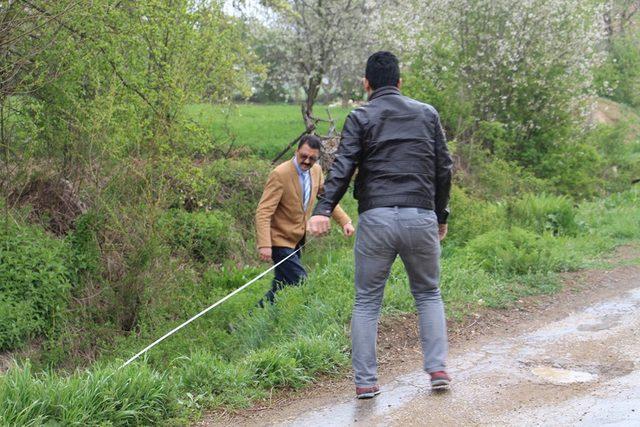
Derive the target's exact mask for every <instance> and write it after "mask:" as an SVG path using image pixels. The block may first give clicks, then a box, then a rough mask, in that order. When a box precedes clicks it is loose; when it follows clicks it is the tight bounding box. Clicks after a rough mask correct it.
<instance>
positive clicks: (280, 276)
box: [258, 244, 307, 307]
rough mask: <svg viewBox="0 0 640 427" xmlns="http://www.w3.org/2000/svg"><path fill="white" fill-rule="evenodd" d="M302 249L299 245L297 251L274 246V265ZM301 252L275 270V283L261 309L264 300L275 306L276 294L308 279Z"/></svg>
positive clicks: (260, 304)
mask: <svg viewBox="0 0 640 427" xmlns="http://www.w3.org/2000/svg"><path fill="white" fill-rule="evenodd" d="M299 247H300V244H298V245H297V246H296V247H295V249H293V248H283V247H281V246H273V247H272V248H271V259H272V260H273V263H274V264H277V263H279V262H280V261H282V260H283V259H284V258H286V257H287V256H289V255H290V254H291V253H292V252H294V251H296V250H297V249H298V248H299ZM300 258H301V251H299V252H297V253H296V254H295V255H293V256H291V257H290V258H289V259H287V260H286V261H285V262H283V263H282V264H280V265H279V266H277V267H276V268H275V275H274V277H273V281H272V282H271V289H269V291H268V292H267V293H266V294H265V295H264V298H262V299H261V300H260V301H259V302H258V305H259V306H260V307H264V300H267V301H269V303H270V304H273V301H274V298H275V295H276V292H278V291H279V290H280V289H282V288H284V287H285V286H290V285H293V286H297V285H299V284H300V282H302V280H304V279H306V277H307V272H306V271H305V270H304V267H303V266H302V263H301V262H300Z"/></svg>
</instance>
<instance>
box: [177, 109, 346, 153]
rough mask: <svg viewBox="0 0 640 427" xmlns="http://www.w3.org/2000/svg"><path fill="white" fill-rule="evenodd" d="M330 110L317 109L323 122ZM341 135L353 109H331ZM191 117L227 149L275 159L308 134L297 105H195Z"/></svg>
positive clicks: (321, 127)
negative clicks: (305, 133)
mask: <svg viewBox="0 0 640 427" xmlns="http://www.w3.org/2000/svg"><path fill="white" fill-rule="evenodd" d="M327 108H328V107H326V106H323V105H316V107H315V109H314V111H315V114H316V115H317V116H318V117H319V118H324V119H327V118H328V115H327ZM329 111H330V113H331V117H332V118H333V119H334V121H335V125H336V128H337V131H340V129H342V125H343V124H344V119H345V118H346V117H347V114H348V113H349V111H351V108H341V107H331V108H329ZM188 113H189V115H190V116H191V117H192V118H193V119H194V120H196V121H197V122H198V123H200V124H201V125H204V126H205V127H206V128H208V129H209V130H210V131H211V134H212V135H213V137H214V138H215V139H216V140H217V141H218V142H219V143H220V144H223V145H224V146H227V147H236V148H238V147H248V148H249V149H250V150H251V152H252V153H254V154H255V155H257V156H259V157H262V158H266V159H273V158H274V157H275V156H276V155H277V154H278V153H280V151H281V150H282V149H284V147H286V146H287V145H288V144H289V142H291V141H292V140H293V139H294V138H296V137H297V136H298V135H300V134H301V133H302V132H303V131H304V123H303V121H302V114H301V113H300V106H299V105H296V104H272V105H256V104H242V105H237V106H232V107H221V106H217V105H211V104H197V105H191V106H190V107H189V109H188ZM328 129H329V126H328V124H327V123H320V124H319V125H318V130H317V133H318V134H319V135H325V134H326V133H327V132H328Z"/></svg>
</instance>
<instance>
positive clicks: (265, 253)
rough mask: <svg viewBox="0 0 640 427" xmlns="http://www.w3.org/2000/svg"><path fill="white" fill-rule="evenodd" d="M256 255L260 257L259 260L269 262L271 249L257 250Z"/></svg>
mask: <svg viewBox="0 0 640 427" xmlns="http://www.w3.org/2000/svg"><path fill="white" fill-rule="evenodd" d="M258 254H259V255H260V260H262V261H271V247H266V248H258Z"/></svg>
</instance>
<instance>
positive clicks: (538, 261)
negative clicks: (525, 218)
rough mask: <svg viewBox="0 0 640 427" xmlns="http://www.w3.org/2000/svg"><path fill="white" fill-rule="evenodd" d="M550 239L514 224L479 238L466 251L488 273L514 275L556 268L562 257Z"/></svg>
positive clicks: (471, 259)
mask: <svg viewBox="0 0 640 427" xmlns="http://www.w3.org/2000/svg"><path fill="white" fill-rule="evenodd" d="M550 239H552V238H546V239H545V238H543V237H540V236H538V235H537V234H534V233H533V232H531V231H528V230H524V229H522V228H518V227H513V228H511V229H510V230H495V231H490V232H488V233H486V234H483V235H481V236H478V237H476V238H475V239H473V240H472V241H470V242H469V244H468V245H467V248H466V251H467V255H468V257H469V259H470V261H471V262H473V263H475V264H476V265H478V266H479V267H480V268H482V269H483V270H485V271H488V272H493V273H503V274H507V275H512V274H528V273H535V272H546V271H554V270H555V269H556V268H558V267H559V265H560V260H559V259H558V258H557V256H558V254H554V253H553V252H552V247H553V240H550ZM554 255H555V256H554Z"/></svg>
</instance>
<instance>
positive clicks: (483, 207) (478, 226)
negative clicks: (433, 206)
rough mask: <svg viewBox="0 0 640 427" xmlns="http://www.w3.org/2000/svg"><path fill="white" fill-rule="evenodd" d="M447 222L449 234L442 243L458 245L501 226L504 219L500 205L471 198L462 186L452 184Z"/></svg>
mask: <svg viewBox="0 0 640 427" xmlns="http://www.w3.org/2000/svg"><path fill="white" fill-rule="evenodd" d="M449 223H450V226H449V234H448V235H447V238H446V239H445V240H444V243H445V244H446V245H447V246H459V245H462V244H464V243H466V242H468V241H469V240H471V239H473V238H474V237H476V236H479V235H480V234H483V233H486V232H488V231H490V230H494V229H499V228H503V227H504V226H505V224H506V221H505V215H504V209H503V207H502V205H500V204H499V203H491V202H486V201H483V200H478V199H475V198H472V197H471V196H469V195H468V194H467V193H466V192H465V191H464V190H463V189H462V188H460V187H457V186H454V187H453V191H452V193H451V216H450V220H449Z"/></svg>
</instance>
